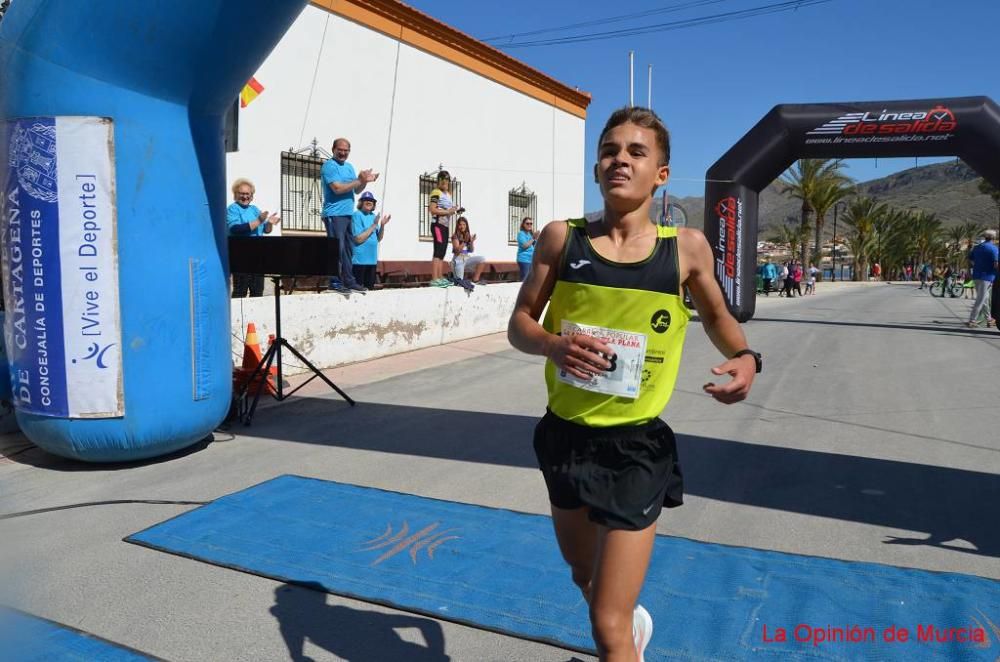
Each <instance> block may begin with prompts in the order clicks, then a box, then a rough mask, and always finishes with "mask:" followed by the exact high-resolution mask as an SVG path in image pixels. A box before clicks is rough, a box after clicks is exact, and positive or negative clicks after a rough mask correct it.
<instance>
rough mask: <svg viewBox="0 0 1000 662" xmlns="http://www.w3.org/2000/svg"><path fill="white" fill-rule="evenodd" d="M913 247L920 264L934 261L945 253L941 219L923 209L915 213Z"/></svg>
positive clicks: (912, 230) (912, 229)
mask: <svg viewBox="0 0 1000 662" xmlns="http://www.w3.org/2000/svg"><path fill="white" fill-rule="evenodd" d="M912 224H913V225H912V228H911V232H912V233H913V249H914V251H915V252H916V254H917V260H918V261H919V262H920V264H925V263H927V262H934V261H936V260H937V259H938V258H940V257H942V256H943V255H944V254H945V245H944V232H943V231H942V229H941V220H940V219H938V218H937V216H935V215H934V214H928V213H925V212H923V211H921V212H917V213H916V214H914V215H913V221H912Z"/></svg>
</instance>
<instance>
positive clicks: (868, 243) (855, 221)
mask: <svg viewBox="0 0 1000 662" xmlns="http://www.w3.org/2000/svg"><path fill="white" fill-rule="evenodd" d="M887 209H888V208H887V207H886V205H885V203H883V202H879V201H878V200H876V199H875V198H870V197H868V196H858V197H857V198H854V200H852V201H851V203H850V204H849V205H847V211H846V212H845V213H844V223H846V224H847V226H848V227H849V228H850V229H851V233H850V234H849V235H848V237H847V242H846V243H847V246H848V248H850V250H851V252H852V253H853V254H854V270H853V274H852V276H851V279H852V280H861V279H862V278H863V277H867V274H868V264H869V261H870V258H871V255H872V253H873V252H876V251H877V247H876V243H875V242H876V239H877V237H876V232H877V229H876V223H882V217H883V216H885V214H886V212H887Z"/></svg>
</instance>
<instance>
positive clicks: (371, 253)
mask: <svg viewBox="0 0 1000 662" xmlns="http://www.w3.org/2000/svg"><path fill="white" fill-rule="evenodd" d="M376 202H377V201H376V200H375V195H374V194H373V193H372V192H371V191H365V192H364V193H362V194H361V198H360V199H359V200H358V208H357V209H356V210H354V212H353V213H352V214H351V236H352V237H354V254H353V255H352V256H351V264H352V267H351V269H352V271H353V273H354V279H355V280H356V281H358V282H359V283H360V284H361V285H363V286H364V287H367V288H368V289H371V288H373V287H375V267H376V265H377V264H378V243H379V242H380V241H382V237H384V236H385V226H386V224H387V223H388V222H389V221H390V220H391V219H392V214H386V215H385V217H384V218H383V217H382V215H381V214H376V213H375V203H376Z"/></svg>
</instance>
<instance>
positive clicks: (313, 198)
mask: <svg viewBox="0 0 1000 662" xmlns="http://www.w3.org/2000/svg"><path fill="white" fill-rule="evenodd" d="M323 162H324V159H323V158H321V157H318V156H311V155H308V154H296V153H295V152H282V153H281V227H282V228H284V229H286V230H314V231H318V232H326V228H324V227H323V184H322V181H321V180H320V174H319V173H320V169H321V168H322V167H323Z"/></svg>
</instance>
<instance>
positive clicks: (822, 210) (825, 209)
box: [810, 175, 857, 266]
mask: <svg viewBox="0 0 1000 662" xmlns="http://www.w3.org/2000/svg"><path fill="white" fill-rule="evenodd" d="M856 193H857V191H856V190H855V188H854V186H853V182H852V181H851V179H849V178H848V177H846V176H842V175H840V176H836V177H830V178H829V179H827V180H825V181H823V182H822V183H821V185H820V186H818V187H817V189H816V194H815V195H814V196H813V199H812V202H811V203H810V204H811V206H812V208H813V212H814V213H815V214H816V219H815V223H814V225H815V231H816V238H815V240H814V242H813V254H812V262H813V264H815V265H816V266H819V263H820V261H821V259H822V257H823V255H822V251H823V249H822V246H823V226H824V225H825V224H826V215H827V214H828V213H829V212H830V210H831V209H833V206H834V205H835V204H837V203H838V202H840V201H841V200H843V199H845V198H847V197H850V196H852V195H855V194H856Z"/></svg>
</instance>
